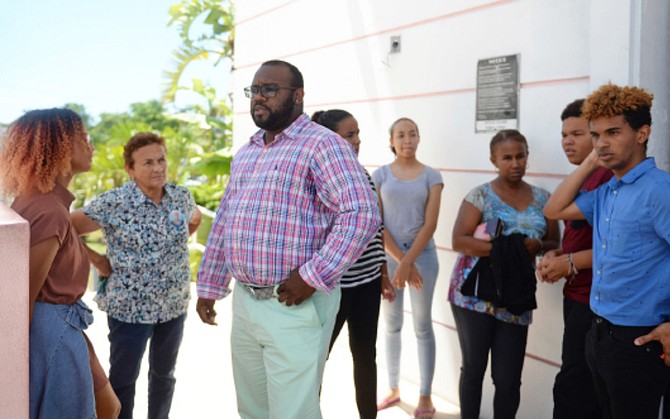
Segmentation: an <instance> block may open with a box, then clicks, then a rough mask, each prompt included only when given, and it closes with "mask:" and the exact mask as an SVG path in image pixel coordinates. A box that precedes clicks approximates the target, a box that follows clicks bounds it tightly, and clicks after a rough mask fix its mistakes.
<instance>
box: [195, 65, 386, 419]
mask: <svg viewBox="0 0 670 419" xmlns="http://www.w3.org/2000/svg"><path fill="white" fill-rule="evenodd" d="M245 93H246V95H247V97H249V98H250V99H251V109H250V110H251V117H252V118H253V120H254V122H255V124H256V125H257V126H258V127H259V128H260V130H259V131H258V132H256V134H254V135H253V136H252V137H251V138H250V141H249V142H248V143H247V144H245V145H244V146H243V147H242V148H241V149H240V151H239V152H238V153H237V154H236V156H235V158H234V159H233V163H232V166H231V176H230V181H229V183H228V187H227V188H226V192H225V194H224V196H223V198H222V199H221V205H220V206H219V209H218V211H217V214H216V218H215V220H214V224H213V226H212V231H211V233H210V236H209V239H208V242H207V248H206V250H205V254H204V257H203V260H202V264H201V266H200V270H199V272H198V282H197V290H198V297H199V298H198V304H197V311H198V314H199V316H200V318H201V319H202V321H203V322H205V323H208V324H216V323H215V316H216V312H215V310H214V302H215V300H217V299H221V298H223V297H225V296H226V295H228V294H229V293H230V292H231V288H230V280H231V278H232V277H234V278H235V279H236V280H237V285H236V287H235V292H234V294H233V322H232V332H231V334H232V336H231V342H232V343H231V345H232V358H233V375H234V379H235V387H236V390H237V403H238V411H239V413H240V416H241V417H242V418H245V419H246V418H259V419H260V418H269V417H277V418H279V417H280V418H310V419H311V418H321V410H320V407H319V388H320V385H321V378H322V375H323V368H324V363H325V358H326V353H327V349H328V342H329V339H330V336H331V333H332V330H333V325H334V322H335V317H336V314H337V310H338V308H339V300H340V290H339V287H338V283H339V279H340V277H341V276H342V274H343V273H344V272H346V271H347V269H348V268H349V266H350V265H351V264H352V263H353V262H354V261H355V260H356V259H357V258H358V256H359V255H360V254H361V253H362V252H363V250H364V249H365V247H366V245H367V244H368V242H369V241H370V240H371V239H372V237H373V236H374V234H375V232H376V231H377V228H378V227H379V224H380V222H381V219H380V215H379V209H378V206H377V200H376V197H375V196H374V193H373V192H372V189H371V188H370V185H369V182H368V181H367V178H366V176H365V172H364V170H363V168H362V167H361V166H360V164H359V163H358V160H357V158H356V155H355V153H354V152H353V149H352V148H351V147H350V146H349V145H348V144H347V143H346V142H345V141H344V140H343V139H342V138H340V137H339V136H338V135H336V134H335V133H333V132H332V131H330V130H328V129H326V128H324V127H322V126H320V125H318V124H316V123H313V122H311V121H310V119H309V117H308V116H307V115H306V114H305V113H304V112H303V97H304V89H303V79H302V75H301V74H300V71H299V70H298V69H297V68H295V67H294V66H293V65H291V64H289V63H287V62H284V61H268V62H266V63H263V64H262V65H261V67H260V69H259V70H258V71H257V72H256V74H255V76H254V79H253V84H252V85H251V86H249V87H247V88H246V89H245Z"/></svg>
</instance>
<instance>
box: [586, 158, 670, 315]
mask: <svg viewBox="0 0 670 419" xmlns="http://www.w3.org/2000/svg"><path fill="white" fill-rule="evenodd" d="M575 203H576V204H577V207H579V209H580V210H581V212H582V214H584V216H585V217H586V219H587V221H588V222H589V223H590V224H591V225H593V226H594V228H593V285H592V288H591V310H593V312H594V313H596V314H597V315H599V316H602V317H604V318H606V319H607V320H609V321H610V322H612V323H614V324H617V325H621V326H656V325H658V324H660V323H663V322H666V321H670V174H668V173H666V172H664V171H662V170H660V169H657V168H656V163H655V162H654V159H653V158H647V159H646V160H644V161H642V162H641V163H640V164H638V165H637V166H635V167H634V168H633V169H632V170H630V171H629V172H628V173H626V174H625V175H624V176H622V177H621V179H616V178H612V179H611V180H610V181H609V182H608V183H606V184H604V185H602V186H601V187H600V188H598V189H596V190H594V191H591V192H586V193H583V194H581V195H580V196H578V197H577V199H576V200H575Z"/></svg>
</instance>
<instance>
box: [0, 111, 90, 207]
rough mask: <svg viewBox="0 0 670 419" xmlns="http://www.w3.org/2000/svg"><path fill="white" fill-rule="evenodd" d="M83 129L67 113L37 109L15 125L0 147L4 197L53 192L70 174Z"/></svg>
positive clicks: (0, 176) (68, 112) (83, 137)
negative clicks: (65, 176) (56, 185)
mask: <svg viewBox="0 0 670 419" xmlns="http://www.w3.org/2000/svg"><path fill="white" fill-rule="evenodd" d="M85 138H86V128H85V127H84V124H83V123H82V120H81V118H80V117H79V115H77V113H76V112H74V111H71V110H69V109H58V108H54V109H38V110H34V111H29V112H26V113H25V114H24V115H23V116H21V117H20V118H19V119H17V120H16V121H14V122H13V123H12V124H11V125H10V126H9V128H8V130H7V132H6V133H5V138H4V140H3V141H2V143H0V185H2V186H1V187H2V189H3V193H4V194H6V195H13V196H17V195H21V194H24V193H27V192H30V191H31V190H34V189H37V190H39V191H40V192H42V193H46V192H49V191H51V190H53V188H54V186H55V183H56V178H57V177H58V176H59V175H61V174H63V175H64V174H67V173H69V172H70V171H71V164H72V153H73V149H74V141H79V140H81V139H85Z"/></svg>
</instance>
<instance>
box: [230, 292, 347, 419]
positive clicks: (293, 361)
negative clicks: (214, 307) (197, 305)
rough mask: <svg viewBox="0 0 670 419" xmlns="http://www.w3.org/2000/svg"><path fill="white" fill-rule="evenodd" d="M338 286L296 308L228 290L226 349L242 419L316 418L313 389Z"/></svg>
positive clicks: (323, 359) (336, 307)
mask: <svg viewBox="0 0 670 419" xmlns="http://www.w3.org/2000/svg"><path fill="white" fill-rule="evenodd" d="M339 307H340V289H339V288H336V289H335V290H334V291H333V293H332V294H330V295H325V294H323V293H321V292H318V291H317V292H315V293H314V294H313V295H312V297H310V298H309V299H308V300H306V301H304V302H303V303H302V304H300V305H298V306H295V305H294V306H291V307H287V306H286V304H284V303H280V302H279V301H278V300H277V299H276V298H271V299H268V300H256V299H254V298H253V297H252V296H251V295H249V293H248V292H247V291H246V290H244V289H242V287H240V286H236V287H235V290H234V292H233V324H232V331H231V337H230V339H231V351H232V359H233V376H234V379H235V388H236V391H237V409H238V412H239V414H240V417H241V418H242V419H268V418H271V419H293V418H295V419H298V418H300V419H321V417H322V416H321V408H320V405H319V389H320V387H321V380H322V378H323V369H324V365H325V362H326V355H327V353H328V344H329V342H330V338H331V335H332V333H333V327H334V325H335V318H336V316H337V311H338V310H339Z"/></svg>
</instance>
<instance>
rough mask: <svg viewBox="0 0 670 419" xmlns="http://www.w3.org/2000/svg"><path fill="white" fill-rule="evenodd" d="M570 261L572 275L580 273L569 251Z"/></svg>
mask: <svg viewBox="0 0 670 419" xmlns="http://www.w3.org/2000/svg"><path fill="white" fill-rule="evenodd" d="M568 263H569V264H570V276H571V277H573V278H574V277H575V275H577V274H578V273H579V271H578V270H577V267H576V266H575V261H574V260H573V259H572V253H568Z"/></svg>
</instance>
